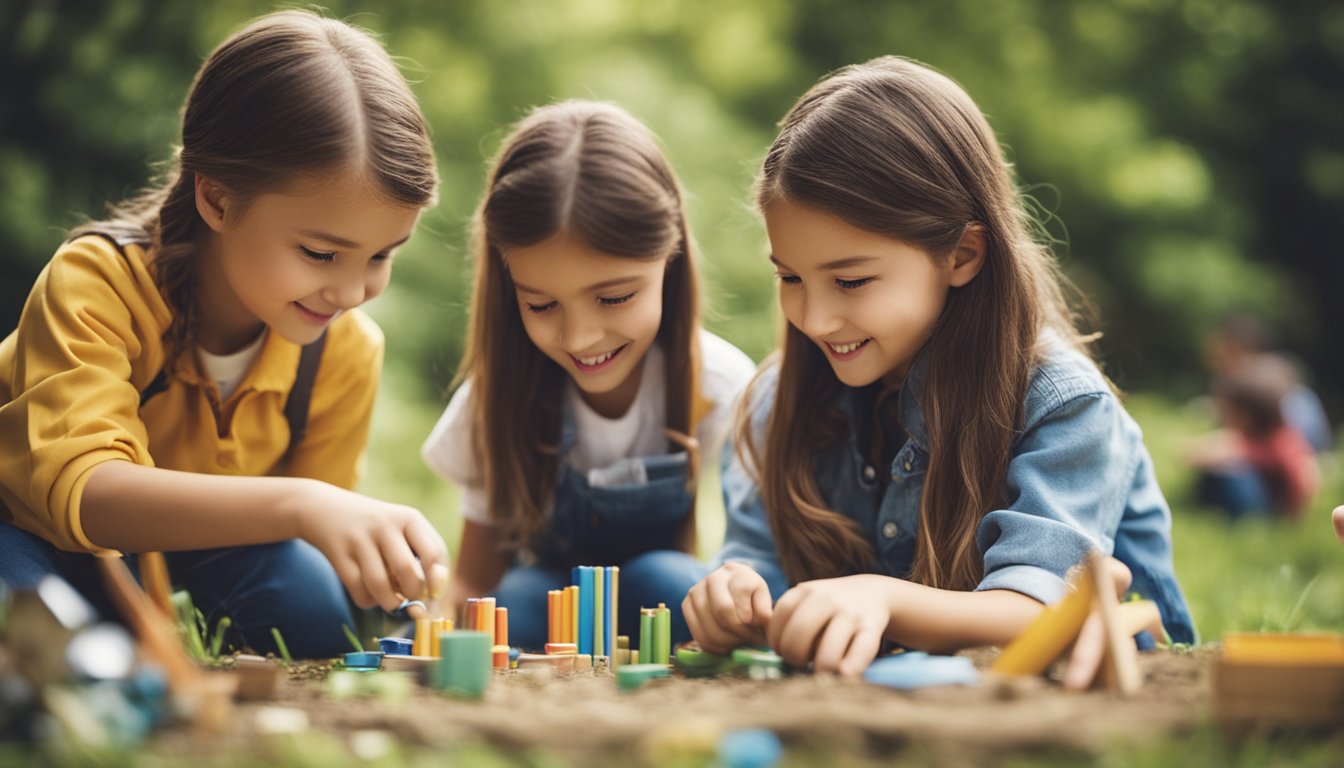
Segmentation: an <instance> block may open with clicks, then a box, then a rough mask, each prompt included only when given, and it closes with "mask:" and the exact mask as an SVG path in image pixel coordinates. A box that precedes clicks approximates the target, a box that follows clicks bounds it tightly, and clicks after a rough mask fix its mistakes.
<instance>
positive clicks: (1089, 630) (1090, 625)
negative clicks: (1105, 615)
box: [1063, 613, 1106, 691]
mask: <svg viewBox="0 0 1344 768" xmlns="http://www.w3.org/2000/svg"><path fill="white" fill-rule="evenodd" d="M1105 654H1106V631H1105V627H1103V626H1102V623H1101V617H1100V616H1098V615H1097V614H1095V613H1093V614H1092V615H1091V616H1088V617H1087V621H1086V622H1084V623H1083V628H1082V629H1081V630H1079V632H1078V639H1077V640H1075V641H1074V643H1073V653H1072V654H1070V655H1069V666H1068V668H1067V669H1065V670H1064V680H1063V682H1064V687H1065V688H1067V689H1069V690H1071V691H1082V690H1086V689H1087V688H1088V687H1089V686H1090V685H1092V681H1093V680H1095V679H1096V677H1097V670H1098V669H1100V668H1101V660H1102V657H1103V656H1105Z"/></svg>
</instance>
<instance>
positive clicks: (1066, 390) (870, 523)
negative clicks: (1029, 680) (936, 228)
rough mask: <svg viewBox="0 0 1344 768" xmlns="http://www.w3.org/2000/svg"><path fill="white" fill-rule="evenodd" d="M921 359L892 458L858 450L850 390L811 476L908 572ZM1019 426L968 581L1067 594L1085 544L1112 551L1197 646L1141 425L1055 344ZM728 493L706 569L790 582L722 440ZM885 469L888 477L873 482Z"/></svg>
mask: <svg viewBox="0 0 1344 768" xmlns="http://www.w3.org/2000/svg"><path fill="white" fill-rule="evenodd" d="M925 374H926V368H925V365H924V358H923V356H922V355H921V357H919V358H917V359H916V361H915V363H914V365H912V366H911V371H910V373H909V374H908V375H907V377H906V381H905V384H904V386H903V387H902V389H901V393H900V395H899V402H898V408H899V413H900V421H901V425H902V426H903V427H904V428H905V431H906V433H907V435H908V439H907V440H906V442H905V444H904V445H903V446H902V447H901V448H900V450H899V451H898V452H897V453H896V456H895V459H894V460H893V461H892V463H891V466H890V467H887V468H879V467H874V466H872V465H871V464H870V463H869V461H868V459H867V458H866V456H865V451H863V450H862V449H861V448H860V446H864V445H867V441H866V440H865V439H863V438H864V436H863V434H862V433H863V432H864V430H863V429H860V428H856V427H857V426H858V425H860V424H862V423H863V420H864V419H865V418H866V419H871V418H872V415H871V408H870V407H869V406H868V404H867V403H866V402H865V401H864V398H865V396H869V395H868V393H865V392H863V391H861V390H856V389H852V388H846V389H845V391H844V392H843V394H842V395H841V396H840V398H839V400H838V401H837V403H836V407H837V409H838V410H839V412H840V413H841V414H842V415H843V416H844V417H845V419H846V421H847V423H848V425H849V429H848V438H847V439H846V440H844V441H841V442H840V443H838V444H837V445H836V446H835V447H834V448H832V449H831V450H829V451H827V452H826V453H825V454H823V455H822V456H821V457H820V458H819V461H818V464H817V481H818V486H819V487H820V489H821V491H822V494H823V495H824V497H825V500H826V503H827V505H828V506H829V507H830V508H831V509H833V510H835V511H837V512H840V513H841V514H844V515H846V516H847V517H850V518H852V519H853V520H855V521H857V522H858V523H859V525H860V526H861V530H863V531H865V532H866V533H867V535H868V539H869V541H870V542H871V543H872V546H873V550H874V552H875V553H877V556H878V566H877V567H878V570H879V571H880V572H881V573H884V574H886V575H889V576H895V577H905V576H906V575H908V574H909V573H910V570H911V568H912V566H913V564H914V555H915V542H916V534H917V533H918V529H919V499H920V494H921V492H922V491H923V487H924V475H925V471H926V470H927V468H928V458H929V449H928V436H927V431H926V428H925V423H924V415H923V411H922V409H921V407H920V404H919V397H920V395H921V392H922V389H923V383H924V377H925ZM776 375H777V371H771V372H768V373H766V374H765V375H763V376H762V378H761V380H760V382H759V384H758V386H757V387H756V389H755V391H754V393H753V403H752V426H753V429H755V430H756V433H757V434H758V435H762V434H764V427H765V422H766V418H767V417H768V415H769V412H770V408H771V407H772V405H773V402H774V392H775V376H776ZM1024 406H1025V407H1024V414H1023V416H1024V422H1023V429H1022V430H1021V432H1020V433H1019V434H1018V436H1017V438H1016V440H1015V442H1014V445H1013V449H1012V456H1011V458H1010V460H1009V466H1008V476H1007V483H1006V487H1005V495H1006V498H1007V500H1008V503H1007V504H1006V505H1005V507H1004V508H1002V509H994V510H991V511H989V512H988V513H987V514H986V515H985V516H984V518H983V519H982V520H981V522H980V525H979V527H978V529H977V531H976V543H977V545H978V546H979V549H980V552H981V554H982V555H983V556H984V578H983V579H982V581H981V582H980V584H979V585H977V587H976V589H977V591H979V590H988V589H1010V590H1013V591H1015V592H1020V593H1022V594H1025V595H1027V596H1029V597H1032V598H1035V599H1036V600H1039V601H1041V602H1043V603H1052V602H1055V601H1056V600H1058V599H1060V598H1061V597H1062V596H1063V595H1064V593H1065V581H1064V578H1065V575H1066V573H1067V571H1068V569H1069V568H1070V567H1071V566H1073V565H1075V564H1076V563H1078V562H1080V561H1081V560H1082V559H1083V557H1084V555H1085V554H1086V553H1087V552H1088V551H1089V550H1090V549H1093V548H1096V549H1100V550H1101V551H1102V552H1105V553H1108V554H1113V555H1114V556H1115V557H1116V558H1117V559H1119V560H1120V561H1121V562H1123V563H1125V565H1127V566H1129V568H1130V570H1131V571H1132V572H1133V576H1134V580H1133V583H1132V585H1131V587H1130V589H1131V590H1132V591H1134V592H1137V593H1138V594H1140V595H1141V596H1143V597H1145V598H1147V599H1151V600H1153V601H1155V602H1156V603H1157V605H1158V608H1159V610H1160V611H1161V614H1162V622H1163V624H1164V625H1165V627H1166V630H1167V632H1168V633H1169V634H1170V636H1171V639H1172V640H1173V641H1176V642H1186V643H1189V642H1194V641H1195V637H1196V635H1195V628H1194V624H1193V621H1192V620H1191V617H1190V612H1189V608H1188V607H1187V606H1186V602H1185V597H1184V595H1183V594H1182V593H1181V589H1180V586H1179V585H1178V584H1177V582H1176V575H1175V571H1174V569H1173V567H1172V559H1171V512H1170V510H1169V509H1168V507H1167V504H1166V500H1165V499H1164V498H1163V496H1162V492H1161V490H1160V489H1159V488H1158V486H1157V480H1156V478H1155V476H1154V474H1153V466H1152V460H1151V459H1150V458H1149V456H1148V451H1147V449H1146V448H1145V447H1144V445H1143V440H1142V435H1141V433H1140V431H1139V427H1138V425H1137V424H1136V423H1135V422H1134V420H1133V419H1132V418H1130V416H1129V414H1128V413H1126V412H1125V410H1124V408H1123V407H1121V405H1120V403H1119V401H1118V400H1117V399H1116V397H1115V395H1114V394H1113V393H1112V392H1111V389H1110V387H1109V385H1108V384H1107V382H1106V380H1105V379H1104V378H1103V377H1102V376H1101V373H1100V372H1099V371H1098V370H1097V368H1096V366H1095V365H1093V363H1092V362H1091V361H1090V360H1088V359H1087V358H1086V357H1085V356H1083V355H1081V354H1080V353H1078V352H1075V351H1073V350H1071V349H1067V348H1065V347H1064V346H1063V345H1061V344H1054V345H1052V346H1051V347H1050V352H1049V353H1048V356H1047V359H1046V360H1045V361H1044V362H1043V363H1042V364H1041V365H1040V366H1039V367H1038V368H1037V369H1036V370H1035V371H1034V372H1033V376H1032V378H1031V382H1030V384H1029V386H1028V390H1027V396H1026V401H1025V404H1024ZM724 461H725V463H726V466H725V468H724V475H723V489H724V502H725V505H726V508H727V514H728V528H727V533H726V537H725V541H724V548H723V550H722V551H721V552H720V553H719V555H718V557H717V558H716V560H715V565H717V564H720V563H723V562H727V561H729V560H734V561H739V562H744V563H747V564H748V565H751V566H752V567H754V568H755V569H756V570H757V571H758V572H760V573H761V575H762V576H764V577H765V579H766V581H767V583H768V584H769V585H770V589H771V594H773V595H774V596H775V597H776V598H778V596H779V595H780V594H782V592H783V591H784V590H785V589H787V588H788V587H789V586H790V584H789V583H788V580H787V579H786V577H785V576H784V573H783V571H782V569H781V568H780V565H779V557H778V554H777V552H776V551H775V546H774V537H773V534H772V532H771V530H770V524H769V522H768V521H767V519H766V517H765V510H764V508H763V507H762V505H761V500H760V495H759V493H758V491H757V488H756V486H755V483H754V481H753V480H752V479H751V476H750V475H749V474H748V472H747V470H746V468H745V467H744V466H743V465H742V462H741V459H740V458H739V457H737V456H736V454H735V452H733V450H732V448H731V446H730V447H727V448H725V454H724ZM883 473H885V474H886V475H887V478H885V479H884V478H882V477H880V474H883Z"/></svg>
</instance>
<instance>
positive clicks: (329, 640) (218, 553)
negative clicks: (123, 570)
mask: <svg viewBox="0 0 1344 768" xmlns="http://www.w3.org/2000/svg"><path fill="white" fill-rule="evenodd" d="M165 554H166V557H167V561H168V573H169V575H170V576H171V578H172V580H173V588H174V589H178V590H181V589H185V590H187V592H189V593H190V594H191V599H192V602H193V603H195V605H196V608H197V609H199V610H200V611H201V612H202V613H203V614H205V618H206V622H207V625H208V626H209V627H210V629H211V631H212V632H213V630H214V627H215V624H216V622H218V621H219V619H220V618H222V617H224V616H227V617H229V619H230V620H231V621H232V622H233V623H232V626H230V628H229V630H228V632H227V634H226V635H225V638H226V639H225V647H226V648H228V647H230V646H232V647H234V648H238V649H242V648H251V649H252V650H254V651H256V652H258V653H276V652H278V649H277V648H276V643H275V640H274V638H273V637H272V635H271V629H272V628H275V629H278V630H279V631H280V634H281V636H282V637H283V639H284V641H285V646H286V647H287V648H288V650H289V653H290V655H291V656H293V657H294V658H296V659H326V658H332V657H335V656H339V655H341V654H342V653H344V652H346V651H348V650H350V643H349V641H348V640H346V638H345V633H344V631H342V629H341V627H342V626H343V625H344V626H346V627H350V628H351V629H352V630H353V629H354V628H355V621H354V618H353V616H352V615H351V612H350V605H349V603H348V602H347V601H346V597H345V589H344V588H343V587H342V586H341V581H340V579H339V578H337V576H336V571H335V570H334V569H333V568H332V567H331V564H330V563H329V562H327V559H326V558H325V557H323V556H322V553H321V552H319V551H318V550H317V548H315V547H314V546H313V545H311V544H309V543H308V542H306V541H301V540H298V539H291V540H289V541H281V542H276V543H274V544H259V545H255V546H250V547H225V548H222V549H202V550H195V551H191V552H168V553H165ZM133 561H134V558H129V557H128V558H127V563H128V564H129V565H131V566H132V568H133V569H134V562H133ZM51 574H54V575H57V576H60V577H61V578H63V579H65V580H66V581H67V582H69V583H70V584H71V586H73V587H74V588H75V589H77V590H79V592H80V593H81V594H83V595H84V596H85V597H86V598H87V599H88V600H89V602H90V603H92V604H93V606H94V608H96V609H97V610H98V612H99V613H100V614H101V615H102V617H103V618H104V619H106V620H112V621H116V620H119V618H120V617H119V615H118V611H117V610H116V608H115V606H114V605H113V604H112V602H111V600H110V599H109V597H108V595H107V592H106V591H105V589H104V587H103V583H102V579H101V577H100V575H99V572H98V568H97V564H96V562H95V558H94V557H93V556H92V555H89V554H85V553H82V552H65V551H63V550H59V549H57V548H56V547H54V546H52V545H51V544H50V543H49V542H47V541H46V540H45V539H42V538H40V537H38V536H35V535H33V534H31V533H28V532H27V531H24V530H21V529H19V528H15V527H14V526H12V525H6V524H3V523H0V581H4V582H5V583H6V584H8V585H9V587H10V588H11V589H30V588H32V587H33V586H35V585H36V584H37V582H38V581H39V580H41V579H42V577H43V576H47V575H51Z"/></svg>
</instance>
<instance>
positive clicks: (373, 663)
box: [345, 651, 383, 669]
mask: <svg viewBox="0 0 1344 768" xmlns="http://www.w3.org/2000/svg"><path fill="white" fill-rule="evenodd" d="M345 666H346V668H347V669H378V668H379V667H381V666H383V652H382V651H353V652H351V653H347V654H345Z"/></svg>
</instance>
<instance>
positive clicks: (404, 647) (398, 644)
mask: <svg viewBox="0 0 1344 768" xmlns="http://www.w3.org/2000/svg"><path fill="white" fill-rule="evenodd" d="M378 649H379V650H381V651H382V652H383V653H385V654H392V653H395V654H398V655H400V656H410V655H411V652H412V651H414V650H415V641H414V640H410V639H407V638H405V637H380V638H378Z"/></svg>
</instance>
